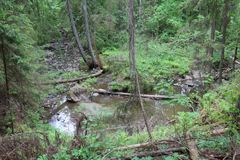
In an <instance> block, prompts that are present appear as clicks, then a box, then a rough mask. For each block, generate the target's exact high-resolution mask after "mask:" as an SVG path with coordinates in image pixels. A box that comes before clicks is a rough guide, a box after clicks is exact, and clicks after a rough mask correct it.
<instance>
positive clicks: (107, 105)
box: [49, 96, 188, 135]
mask: <svg viewBox="0 0 240 160" xmlns="http://www.w3.org/2000/svg"><path fill="white" fill-rule="evenodd" d="M144 107H145V110H146V113H147V116H148V119H149V121H150V123H151V125H152V126H154V125H157V124H164V123H166V121H169V120H171V119H172V118H173V117H174V116H175V115H176V114H177V112H179V111H188V109H187V108H185V107H182V106H170V105H166V104H164V103H163V101H155V100H150V99H144ZM79 112H83V113H85V114H86V115H87V116H94V117H99V118H100V119H101V123H103V124H104V126H105V127H118V126H124V125H137V124H142V122H143V118H142V117H143V116H142V112H141V109H140V107H139V106H138V104H137V103H136V102H132V101H129V99H128V98H126V97H118V96H114V97H112V96H96V97H92V98H91V102H84V103H69V102H65V103H63V104H62V105H61V106H60V107H59V108H58V110H57V111H56V114H55V115H53V116H52V117H51V119H50V120H49V124H50V125H51V126H53V127H54V128H57V129H59V130H60V131H61V132H64V133H67V134H69V135H74V132H75V128H76V119H77V117H78V116H80V114H78V113H79Z"/></svg>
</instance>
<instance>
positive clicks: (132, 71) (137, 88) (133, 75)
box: [129, 0, 152, 140]
mask: <svg viewBox="0 0 240 160" xmlns="http://www.w3.org/2000/svg"><path fill="white" fill-rule="evenodd" d="M129 59H130V76H131V79H132V81H133V82H135V84H134V85H135V92H136V95H137V97H138V99H139V103H140V106H141V110H142V113H143V118H144V122H145V125H146V128H147V132H148V136H149V139H150V140H152V135H151V131H150V127H149V125H148V121H147V114H146V112H145V109H144V106H143V100H142V97H141V92H140V85H139V77H138V73H137V69H136V52H135V22H134V0H129Z"/></svg>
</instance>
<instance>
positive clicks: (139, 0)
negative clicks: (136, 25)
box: [138, 0, 143, 17]
mask: <svg viewBox="0 0 240 160" xmlns="http://www.w3.org/2000/svg"><path fill="white" fill-rule="evenodd" d="M142 6H143V2H142V0H138V16H139V17H141V16H142V14H143V7H142Z"/></svg>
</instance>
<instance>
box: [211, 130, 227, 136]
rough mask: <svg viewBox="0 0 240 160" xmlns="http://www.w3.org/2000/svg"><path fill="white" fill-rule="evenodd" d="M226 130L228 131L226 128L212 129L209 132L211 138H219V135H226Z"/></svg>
mask: <svg viewBox="0 0 240 160" xmlns="http://www.w3.org/2000/svg"><path fill="white" fill-rule="evenodd" d="M227 130H228V128H220V129H214V130H212V131H211V136H220V135H222V134H224V133H226V131H227Z"/></svg>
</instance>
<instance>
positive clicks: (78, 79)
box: [38, 70, 103, 85]
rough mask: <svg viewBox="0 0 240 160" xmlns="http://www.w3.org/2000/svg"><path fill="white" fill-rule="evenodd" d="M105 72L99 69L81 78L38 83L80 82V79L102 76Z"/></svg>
mask: <svg viewBox="0 0 240 160" xmlns="http://www.w3.org/2000/svg"><path fill="white" fill-rule="evenodd" d="M102 73H103V70H99V71H98V72H96V73H94V74H91V75H89V76H86V77H80V78H74V79H67V80H54V81H49V82H44V83H38V84H41V85H50V84H63V83H72V82H79V81H83V80H86V79H89V78H94V77H97V76H100V75H101V74H102Z"/></svg>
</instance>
